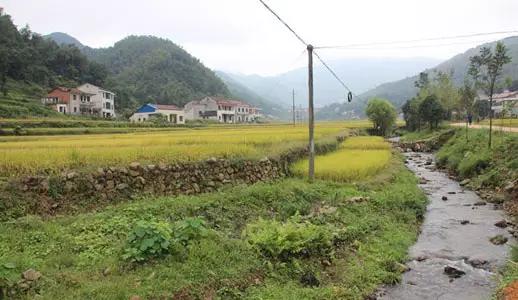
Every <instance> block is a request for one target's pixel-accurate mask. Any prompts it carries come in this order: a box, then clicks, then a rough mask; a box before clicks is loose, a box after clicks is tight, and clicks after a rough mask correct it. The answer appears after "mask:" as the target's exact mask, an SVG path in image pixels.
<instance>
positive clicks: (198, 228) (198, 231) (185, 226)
mask: <svg viewBox="0 0 518 300" xmlns="http://www.w3.org/2000/svg"><path fill="white" fill-rule="evenodd" d="M173 228H174V240H175V242H178V243H180V244H182V245H183V246H184V247H187V246H188V245H189V243H190V242H191V241H196V240H200V239H201V238H203V237H205V236H206V235H207V229H206V228H205V222H204V221H203V220H202V219H200V218H187V219H184V220H182V221H179V222H176V223H175V224H174V227H173Z"/></svg>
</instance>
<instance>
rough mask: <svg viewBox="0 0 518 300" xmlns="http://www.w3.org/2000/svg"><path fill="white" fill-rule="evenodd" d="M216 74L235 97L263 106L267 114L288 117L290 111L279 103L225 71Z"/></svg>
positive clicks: (281, 117) (282, 117)
mask: <svg viewBox="0 0 518 300" xmlns="http://www.w3.org/2000/svg"><path fill="white" fill-rule="evenodd" d="M216 75H218V77H219V78H221V80H223V82H224V83H225V84H226V85H227V87H228V89H229V91H230V93H231V94H232V96H233V97H235V98H237V99H242V100H245V101H246V102H248V103H250V104H252V105H254V106H257V107H261V108H262V109H263V114H265V115H269V116H272V117H276V118H280V119H286V118H288V111H287V110H286V109H285V108H284V107H283V106H281V105H279V104H278V103H273V102H272V101H269V100H266V99H264V98H263V97H261V96H259V95H257V94H256V93H254V92H253V91H251V90H250V89H249V88H247V87H245V86H243V85H242V84H240V83H239V82H237V81H236V80H234V79H233V78H232V77H231V76H229V75H228V74H226V73H224V72H221V71H216Z"/></svg>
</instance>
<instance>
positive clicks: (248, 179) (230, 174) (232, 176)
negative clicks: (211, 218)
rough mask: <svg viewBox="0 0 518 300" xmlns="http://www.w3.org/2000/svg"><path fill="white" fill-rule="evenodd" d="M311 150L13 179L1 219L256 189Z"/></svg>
mask: <svg viewBox="0 0 518 300" xmlns="http://www.w3.org/2000/svg"><path fill="white" fill-rule="evenodd" d="M343 140H344V138H343V137H338V138H337V139H336V140H334V141H329V142H327V143H323V144H317V145H315V151H316V152H317V153H319V154H321V153H326V152H329V151H333V150H335V149H336V148H337V146H338V145H339V143H340V142H341V141H343ZM307 153H308V151H307V149H306V148H299V149H294V150H292V151H289V152H288V153H284V154H283V155H281V156H280V157H279V158H278V159H268V158H266V157H265V158H263V159H261V160H225V159H217V158H211V159H208V160H205V161H198V162H177V163H171V164H158V165H144V164H140V163H138V162H134V163H131V164H130V165H128V166H124V167H107V168H99V169H98V170H97V171H95V172H92V171H88V172H87V171H67V172H64V173H63V174H61V175H59V176H29V177H25V178H18V179H14V180H12V181H11V182H10V184H9V189H8V191H7V192H6V191H3V193H2V195H0V198H1V196H4V194H5V196H4V197H3V198H4V199H3V201H2V202H1V203H0V208H2V209H3V210H4V211H5V212H6V213H5V214H0V219H10V218H13V217H18V216H23V215H26V214H39V215H54V214H57V213H68V212H72V211H87V210H91V209H96V208H98V207H100V206H103V205H107V204H111V203H116V202H120V201H124V200H128V199H131V198H133V197H135V196H138V195H146V194H149V195H156V196H160V195H179V194H187V195H190V194H198V193H205V192H213V191H216V190H217V189H218V188H220V187H222V186H224V185H237V184H253V183H256V182H259V181H271V180H276V179H280V178H283V177H286V176H290V175H291V174H290V164H291V163H292V162H294V161H296V160H298V159H301V158H303V157H304V156H306V155H307Z"/></svg>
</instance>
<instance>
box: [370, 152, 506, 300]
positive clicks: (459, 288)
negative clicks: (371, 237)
mask: <svg viewBox="0 0 518 300" xmlns="http://www.w3.org/2000/svg"><path fill="white" fill-rule="evenodd" d="M405 156H406V158H407V163H406V164H407V167H408V168H409V169H410V170H411V171H412V172H414V173H415V174H416V175H417V176H418V177H419V178H421V179H420V184H419V186H420V187H421V188H422V189H423V191H424V192H425V193H426V195H427V197H428V200H429V203H428V206H427V211H426V215H425V219H424V222H423V224H422V227H421V233H420V235H419V238H418V240H417V242H416V243H415V244H414V245H413V246H412V247H411V248H410V250H409V257H410V261H409V262H408V263H407V267H408V268H409V271H407V272H405V273H404V274H403V279H402V281H401V283H400V284H397V285H394V286H388V287H385V288H384V289H383V290H382V291H381V294H380V295H379V298H378V299H398V300H403V299H409V300H410V299H411V300H417V299H441V300H446V299H451V300H453V299H455V300H468V299H469V300H471V299H477V300H478V299H481V300H482V299H484V300H486V299H491V297H492V295H493V293H494V289H495V288H496V280H495V272H496V269H497V268H500V267H502V266H503V265H504V264H505V263H506V259H507V255H508V253H509V251H510V246H509V244H510V243H512V242H514V240H513V239H512V236H511V234H509V233H508V232H507V230H506V228H501V227H505V226H506V223H505V222H502V220H504V219H505V215H504V212H503V211H502V210H501V208H500V207H499V206H498V205H494V204H491V203H486V202H484V201H483V200H482V199H481V198H479V197H478V196H477V194H475V193H474V192H472V191H468V190H464V189H463V187H462V186H460V185H459V183H457V182H456V181H454V180H452V179H450V178H449V177H448V175H447V174H445V173H443V172H441V171H439V170H436V169H435V166H434V165H435V164H434V162H433V158H434V157H433V154H428V153H416V152H407V153H405ZM497 222H500V223H499V224H498V225H500V226H501V227H498V226H496V225H495V224H497ZM496 235H502V236H504V237H505V238H507V239H509V241H508V242H507V243H505V244H503V245H495V244H493V243H492V242H490V239H491V238H492V237H494V236H496ZM450 267H451V268H450Z"/></svg>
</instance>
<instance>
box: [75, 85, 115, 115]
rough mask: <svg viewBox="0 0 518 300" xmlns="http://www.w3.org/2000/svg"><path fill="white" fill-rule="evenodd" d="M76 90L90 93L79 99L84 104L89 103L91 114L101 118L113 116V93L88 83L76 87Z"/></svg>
mask: <svg viewBox="0 0 518 300" xmlns="http://www.w3.org/2000/svg"><path fill="white" fill-rule="evenodd" d="M77 89H78V90H80V91H82V92H84V93H87V94H91V95H92V96H91V97H90V98H89V99H88V98H84V99H81V102H82V103H84V104H90V106H91V107H88V111H89V112H90V113H91V114H96V115H99V116H100V117H103V118H113V117H115V93H114V92H110V91H108V90H105V89H102V88H100V87H98V86H95V85H93V84H90V83H85V84H83V85H80V86H78V87H77Z"/></svg>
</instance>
